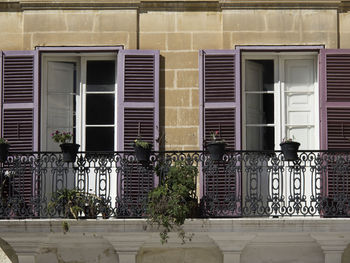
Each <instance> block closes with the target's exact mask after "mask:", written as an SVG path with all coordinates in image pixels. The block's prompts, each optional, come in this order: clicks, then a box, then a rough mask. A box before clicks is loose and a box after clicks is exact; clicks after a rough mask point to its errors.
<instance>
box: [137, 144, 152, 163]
mask: <svg viewBox="0 0 350 263" xmlns="http://www.w3.org/2000/svg"><path fill="white" fill-rule="evenodd" d="M134 151H135V155H136V158H137V160H138V161H139V162H148V161H149V157H150V156H151V146H150V147H149V148H147V149H146V148H143V147H141V146H137V145H134Z"/></svg>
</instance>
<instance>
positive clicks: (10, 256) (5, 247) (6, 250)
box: [0, 238, 18, 263]
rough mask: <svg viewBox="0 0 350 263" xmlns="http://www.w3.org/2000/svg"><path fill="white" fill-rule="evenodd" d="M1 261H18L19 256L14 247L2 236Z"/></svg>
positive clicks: (0, 243)
mask: <svg viewBox="0 0 350 263" xmlns="http://www.w3.org/2000/svg"><path fill="white" fill-rule="evenodd" d="M0 262H1V263H18V257H17V255H16V252H15V251H14V250H13V248H12V247H11V246H10V245H9V243H7V242H6V241H5V240H3V239H2V238H0Z"/></svg>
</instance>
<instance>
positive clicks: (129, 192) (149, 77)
mask: <svg viewBox="0 0 350 263" xmlns="http://www.w3.org/2000/svg"><path fill="white" fill-rule="evenodd" d="M139 130H140V136H141V137H142V139H143V140H145V141H147V142H149V143H152V150H154V151H157V150H159V145H158V136H159V51H154V50H122V51H120V52H119V54H118V151H131V150H133V147H132V143H133V141H134V140H135V139H136V138H137V137H138V132H139ZM138 166H139V164H135V163H133V164H132V167H130V168H129V169H126V172H125V173H124V175H123V176H122V178H121V180H122V181H121V182H120V183H121V184H120V185H121V188H122V189H120V191H119V198H122V199H126V200H127V203H128V204H127V205H129V206H130V205H132V204H135V205H137V203H139V204H140V198H141V199H142V198H147V195H148V192H149V190H150V189H152V188H153V187H154V184H155V178H154V173H153V172H148V173H147V174H146V172H147V171H146V170H147V169H143V171H144V173H145V174H142V173H141V170H142V169H141V170H140V169H139V168H140V167H138ZM133 216H135V215H133Z"/></svg>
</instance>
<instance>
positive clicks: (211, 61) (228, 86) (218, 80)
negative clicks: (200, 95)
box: [203, 54, 235, 102]
mask: <svg viewBox="0 0 350 263" xmlns="http://www.w3.org/2000/svg"><path fill="white" fill-rule="evenodd" d="M203 81H204V87H205V89H204V101H205V102H234V101H235V55H234V54H226V55H220V54H205V56H204V72H203Z"/></svg>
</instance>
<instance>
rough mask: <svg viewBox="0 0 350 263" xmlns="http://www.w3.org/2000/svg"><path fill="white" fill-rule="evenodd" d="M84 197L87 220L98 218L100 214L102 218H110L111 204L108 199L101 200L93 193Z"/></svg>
mask: <svg viewBox="0 0 350 263" xmlns="http://www.w3.org/2000/svg"><path fill="white" fill-rule="evenodd" d="M83 195H84V201H85V204H84V208H83V209H84V214H85V217H87V218H96V217H97V215H98V214H99V213H101V214H102V218H108V217H109V214H110V212H111V209H110V206H109V203H108V201H107V200H106V199H104V198H101V197H99V196H97V195H95V194H92V193H85V194H83Z"/></svg>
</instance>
